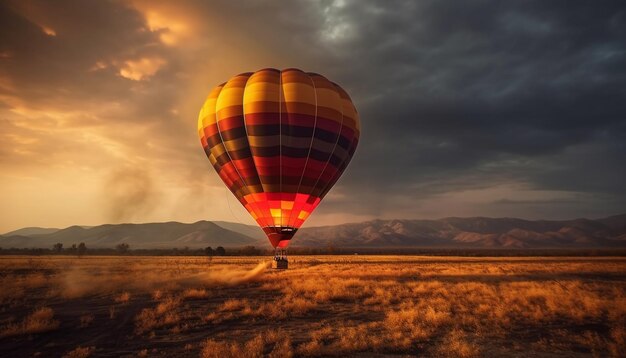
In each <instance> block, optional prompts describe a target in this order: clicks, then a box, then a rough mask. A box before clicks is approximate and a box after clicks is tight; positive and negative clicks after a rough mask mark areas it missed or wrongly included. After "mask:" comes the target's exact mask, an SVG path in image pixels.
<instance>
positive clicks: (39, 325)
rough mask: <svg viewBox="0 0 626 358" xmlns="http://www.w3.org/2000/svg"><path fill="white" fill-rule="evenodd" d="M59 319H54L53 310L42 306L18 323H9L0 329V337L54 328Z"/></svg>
mask: <svg viewBox="0 0 626 358" xmlns="http://www.w3.org/2000/svg"><path fill="white" fill-rule="evenodd" d="M58 327H59V321H57V320H55V319H54V311H53V310H52V309H51V308H48V307H42V308H39V309H37V310H35V311H34V312H33V313H31V314H30V315H28V316H27V317H25V318H24V320H23V321H22V322H20V323H14V324H9V325H7V326H6V327H4V328H2V329H1V330H0V338H2V337H9V336H17V335H23V334H34V333H42V332H48V331H52V330H55V329H57V328H58Z"/></svg>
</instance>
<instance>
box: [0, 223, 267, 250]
mask: <svg viewBox="0 0 626 358" xmlns="http://www.w3.org/2000/svg"><path fill="white" fill-rule="evenodd" d="M57 242H60V243H62V244H63V245H64V246H66V247H67V246H70V245H72V244H78V243H80V242H84V243H85V244H86V245H87V247H94V248H95V247H114V246H116V245H117V244H120V243H127V244H129V245H130V247H131V248H134V249H139V248H141V249H155V248H173V247H179V248H182V247H185V246H187V247H189V248H204V247H206V246H213V247H215V246H231V247H232V246H244V245H250V244H256V243H257V240H255V239H252V238H250V237H248V236H245V235H243V234H240V233H238V232H234V231H231V230H227V229H224V228H223V227H221V226H219V225H217V224H214V223H212V222H209V221H198V222H196V223H193V224H183V223H179V222H166V223H149V224H116V225H111V224H108V225H100V226H93V227H88V228H84V227H81V226H70V227H68V228H65V229H62V230H57V231H54V232H52V233H48V234H34V235H23V234H22V235H12V236H8V235H6V234H5V235H3V237H1V238H0V247H4V248H10V247H14V248H30V247H45V248H48V247H51V246H52V245H53V244H54V243H57Z"/></svg>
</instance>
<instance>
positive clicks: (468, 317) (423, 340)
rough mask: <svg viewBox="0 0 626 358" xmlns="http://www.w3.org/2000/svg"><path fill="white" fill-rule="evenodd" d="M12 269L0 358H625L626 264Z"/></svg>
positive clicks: (250, 261) (232, 263) (400, 262)
mask: <svg viewBox="0 0 626 358" xmlns="http://www.w3.org/2000/svg"><path fill="white" fill-rule="evenodd" d="M268 264H269V262H268V258H267V257H216V258H213V259H212V260H210V259H209V258H207V257H132V256H128V257H92V256H86V257H82V258H76V257H68V256H41V257H25V256H20V257H16V256H4V257H0V282H1V287H2V289H1V290H0V305H1V306H0V356H3V357H13V356H15V357H18V356H19V357H29V356H44V357H48V356H53V357H54V356H67V357H88V356H93V357H100V356H101V357H118V356H129V357H131V356H140V357H141V356H143V357H146V356H169V357H171V356H181V357H228V356H246V357H255V356H272V357H289V356H328V355H337V356H391V355H398V356H445V357H449V356H455V357H457V356H458V357H472V356H503V355H506V356H519V357H527V356H551V357H553V356H567V357H576V356H615V357H620V356H621V357H623V356H626V343H625V340H626V329H625V328H624V327H626V274H625V272H626V258H621V257H602V258H581V257H577V258H574V257H572V258H567V257H552V258H548V257H545V258H537V257H528V258H526V257H520V258H468V257H432V256H429V257H426V256H294V257H291V258H290V269H289V270H286V271H275V270H272V269H269V268H268Z"/></svg>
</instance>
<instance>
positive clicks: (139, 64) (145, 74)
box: [119, 57, 167, 81]
mask: <svg viewBox="0 0 626 358" xmlns="http://www.w3.org/2000/svg"><path fill="white" fill-rule="evenodd" d="M166 63H167V62H166V61H165V60H164V59H162V58H159V57H144V58H141V59H139V60H128V61H125V62H124V64H123V65H122V66H121V68H120V72H119V73H120V76H122V77H124V78H128V79H130V80H133V81H141V80H144V79H147V78H149V77H152V76H153V75H154V74H156V73H157V72H158V71H159V69H161V67H163V66H164V65H165V64H166Z"/></svg>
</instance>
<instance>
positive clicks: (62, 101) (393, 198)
mask: <svg viewBox="0 0 626 358" xmlns="http://www.w3.org/2000/svg"><path fill="white" fill-rule="evenodd" d="M266 67H274V68H279V69H281V68H289V67H296V68H300V69H303V70H305V71H308V72H317V73H321V74H323V75H325V76H326V77H328V78H329V79H331V80H332V81H334V82H337V83H338V84H340V85H341V86H342V87H343V88H344V89H346V90H347V91H348V93H350V95H351V97H352V99H353V101H354V103H355V105H356V107H357V109H358V111H359V114H360V117H361V125H362V133H361V141H360V143H359V148H358V149H357V152H356V154H355V156H354V159H353V160H352V162H351V164H350V166H349V167H348V168H347V170H346V172H345V173H344V175H343V177H342V178H341V180H340V181H339V182H338V183H337V185H336V186H335V187H334V188H333V190H331V192H330V194H329V195H328V196H327V197H326V198H325V200H324V201H323V202H322V204H320V206H319V207H318V208H317V209H316V212H315V213H314V214H313V215H312V216H311V217H310V219H309V221H308V222H307V223H306V224H305V226H314V225H326V224H338V223H344V222H357V221H364V220H370V219H374V218H383V219H385V218H386V219H389V218H401V219H402V218H404V219H413V218H424V219H427V218H441V217H449V216H492V217H521V218H527V219H539V218H541V219H568V218H576V217H588V218H597V217H604V216H609V215H615V214H621V213H624V212H626V5H624V3H623V1H575V0H570V1H559V0H555V1H541V0H540V1H509V2H501V1H471V2H459V1H439V0H438V1H364V0H363V1H362V0H359V1H228V0H223V1H219V0H218V1H176V2H168V1H163V2H160V1H1V2H0V139H1V140H0V199H1V200H0V232H6V231H9V230H13V229H17V228H20V227H25V226H42V227H66V226H70V225H74V224H79V225H98V224H104V223H119V222H154V221H182V222H194V221H197V220H225V221H232V222H242V223H246V224H253V223H254V222H253V220H252V219H251V218H250V217H249V215H248V214H247V213H246V212H245V210H244V209H243V208H241V207H240V205H239V203H238V202H237V201H236V199H235V198H234V197H232V194H231V193H230V192H229V191H228V190H227V189H226V188H225V186H224V184H223V183H222V182H221V181H220V179H219V177H218V176H217V174H216V173H215V172H214V170H213V169H212V167H211V166H210V163H209V161H208V160H207V158H206V156H205V154H204V152H203V150H202V148H201V146H200V143H199V140H198V138H197V133H196V126H197V116H198V112H199V110H200V107H201V106H202V103H203V101H204V99H205V98H206V96H207V95H208V93H209V91H210V90H211V88H213V87H214V86H215V85H217V84H219V83H222V82H224V81H226V80H227V79H229V78H230V77H232V76H234V75H236V74H238V73H242V72H250V71H255V70H259V69H262V68H266Z"/></svg>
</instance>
